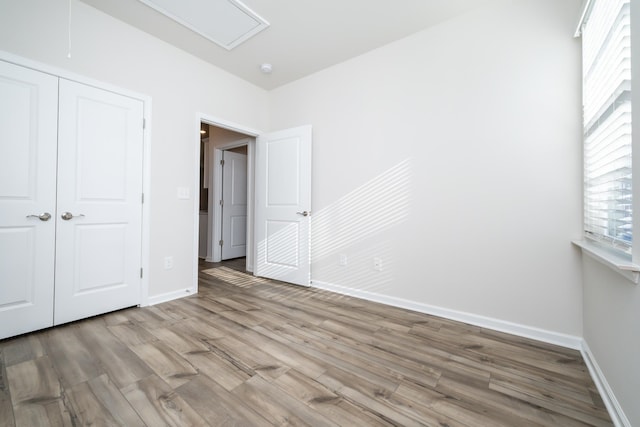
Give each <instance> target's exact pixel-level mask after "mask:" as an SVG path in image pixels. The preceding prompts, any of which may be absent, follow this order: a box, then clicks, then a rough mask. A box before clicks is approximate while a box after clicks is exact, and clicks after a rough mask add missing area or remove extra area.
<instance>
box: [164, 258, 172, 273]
mask: <svg viewBox="0 0 640 427" xmlns="http://www.w3.org/2000/svg"><path fill="white" fill-rule="evenodd" d="M172 268H173V257H172V256H166V257H164V269H165V270H171V269H172Z"/></svg>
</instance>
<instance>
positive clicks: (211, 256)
mask: <svg viewBox="0 0 640 427" xmlns="http://www.w3.org/2000/svg"><path fill="white" fill-rule="evenodd" d="M201 123H206V124H208V125H209V126H215V127H219V128H223V129H227V130H231V131H234V132H238V133H242V134H244V135H246V136H247V137H248V138H247V139H242V140H239V141H235V142H231V143H227V144H223V145H221V146H220V147H216V148H215V149H213V150H211V149H210V150H209V156H210V159H211V160H212V163H210V164H212V165H213V171H212V173H210V174H209V180H210V182H209V183H208V184H209V206H208V211H209V214H211V212H213V213H214V217H219V218H218V220H217V222H216V219H215V218H213V219H212V217H211V215H209V219H208V224H209V227H210V228H209V230H211V229H213V232H209V233H208V236H207V240H208V242H207V259H206V260H207V261H209V262H219V261H220V260H221V258H222V254H221V251H220V247H219V246H218V245H213V242H215V241H216V240H215V239H216V234H215V233H217V236H220V230H219V228H220V224H221V223H222V216H221V214H220V210H219V209H215V208H214V202H213V201H214V200H216V197H217V200H220V197H222V186H220V185H219V184H220V177H221V176H222V168H221V167H220V159H221V158H222V151H224V150H225V149H230V148H234V147H239V146H242V145H246V146H247V266H246V268H247V271H251V272H253V261H254V248H255V241H254V234H253V226H254V224H253V221H254V197H255V191H254V181H255V147H256V145H255V144H256V142H255V139H256V138H257V137H258V135H260V134H261V133H262V132H261V131H259V130H256V129H253V128H251V127H248V126H244V125H241V124H238V123H234V122H231V121H228V120H225V119H222V118H220V117H216V116H211V115H209V114H206V113H201V112H198V113H196V120H195V124H194V126H193V129H194V136H193V138H194V143H195V150H194V151H195V156H194V170H195V171H199V170H200V136H201V135H200V124H201ZM194 175H195V176H194V182H195V185H194V188H200V174H199V172H197V173H195V174H194ZM216 189H218V190H217V191H216ZM194 193H195V194H196V197H194V201H193V202H194V203H193V218H194V221H193V226H194V230H193V233H194V234H193V236H194V239H193V285H192V288H193V289H194V290H195V292H198V247H199V237H200V234H199V232H200V194H199V192H198V191H195V192H194ZM216 224H217V226H216ZM216 227H217V228H216ZM217 239H218V240H220V237H217ZM212 246H213V248H212ZM215 246H218V247H217V258H216V250H215Z"/></svg>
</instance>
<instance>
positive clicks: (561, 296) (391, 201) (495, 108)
mask: <svg viewBox="0 0 640 427" xmlns="http://www.w3.org/2000/svg"><path fill="white" fill-rule="evenodd" d="M579 9H580V1H579V0H571V1H569V0H567V1H561V2H559V1H557V0H522V1H508V0H507V1H501V2H498V3H497V5H495V6H492V7H484V8H482V9H480V10H477V11H475V12H472V13H470V14H467V15H465V16H462V17H459V18H456V19H453V20H451V21H448V22H445V23H443V24H441V25H439V26H437V27H434V28H431V29H427V30H425V31H422V32H420V33H417V34H415V35H413V36H411V37H409V38H406V39H403V40H400V41H398V42H395V43H393V44H390V45H387V46H385V47H383V48H380V49H378V50H375V51H373V52H370V53H367V54H365V55H362V56H360V57H358V58H355V59H353V60H350V61H347V62H345V63H342V64H339V65H337V66H334V67H332V68H329V69H326V70H324V71H321V72H319V73H316V74H314V75H312V76H309V77H307V78H304V79H301V80H298V81H296V82H293V83H291V84H289V85H287V86H284V87H281V88H279V89H276V90H274V91H272V92H271V94H270V113H271V128H272V130H276V129H280V128H287V127H291V126H296V125H300V124H304V123H310V124H312V125H313V129H314V135H313V137H314V149H313V156H314V157H313V206H312V209H313V232H314V234H313V241H312V248H313V249H312V250H313V254H312V257H313V261H312V262H313V263H312V280H313V282H315V283H324V284H327V283H328V284H332V285H338V286H343V287H347V288H351V289H355V290H359V291H369V292H374V293H377V294H382V295H386V296H391V297H394V298H401V299H406V300H410V301H414V302H417V303H422V304H427V305H433V306H437V307H444V308H447V309H451V310H457V311H461V312H466V313H471V314H474V315H478V316H486V317H489V318H493V319H499V320H504V321H508V322H514V323H517V324H520V325H525V326H528V327H532V328H541V329H543V330H549V331H555V332H559V333H563V334H569V335H575V336H581V334H582V311H581V304H580V301H581V299H582V291H581V272H580V255H579V251H578V250H576V249H574V248H573V247H572V245H571V243H570V241H571V239H572V238H575V237H577V236H579V235H580V233H581V231H580V230H581V225H580V224H581V193H582V182H581V181H582V178H581V176H582V172H581V103H580V96H581V88H580V78H579V76H580V73H581V71H580V44H579V40H575V39H573V37H572V35H573V32H574V30H575V24H576V22H577V17H578V14H579ZM339 254H346V255H347V259H348V265H347V266H339V265H338V259H339ZM374 257H380V258H381V259H382V263H383V268H382V271H380V272H378V271H375V270H374V269H373V268H372V267H373V258H374Z"/></svg>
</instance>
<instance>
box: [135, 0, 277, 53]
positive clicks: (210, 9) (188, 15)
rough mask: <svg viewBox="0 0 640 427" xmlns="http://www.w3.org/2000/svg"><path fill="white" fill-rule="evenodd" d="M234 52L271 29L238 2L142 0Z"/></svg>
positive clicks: (235, 0)
mask: <svg viewBox="0 0 640 427" xmlns="http://www.w3.org/2000/svg"><path fill="white" fill-rule="evenodd" d="M139 1H141V2H142V3H144V4H146V5H147V6H149V7H151V8H153V9H155V10H157V11H158V12H160V13H162V14H163V15H165V16H167V17H169V18H171V19H173V20H174V21H176V22H178V23H179V24H181V25H184V26H185V27H187V28H188V29H190V30H191V31H194V32H196V33H198V34H200V35H201V36H203V37H205V38H207V39H209V40H211V41H212V42H214V43H216V44H218V45H220V46H222V47H223V48H225V49H227V50H231V49H233V48H234V47H236V46H238V45H239V44H241V43H243V42H244V41H246V40H248V39H249V38H251V37H253V36H254V35H256V34H258V33H259V32H260V31H262V30H264V29H265V28H267V27H268V26H269V23H268V22H267V21H265V20H264V19H263V18H262V17H260V16H258V15H257V14H256V13H255V12H253V11H252V10H251V9H249V8H248V7H247V6H245V5H244V4H243V3H241V2H240V1H238V0H139Z"/></svg>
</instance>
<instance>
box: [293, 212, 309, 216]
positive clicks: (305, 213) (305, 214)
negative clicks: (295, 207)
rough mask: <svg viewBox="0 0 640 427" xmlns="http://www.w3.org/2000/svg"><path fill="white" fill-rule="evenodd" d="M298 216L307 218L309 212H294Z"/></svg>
mask: <svg viewBox="0 0 640 427" xmlns="http://www.w3.org/2000/svg"><path fill="white" fill-rule="evenodd" d="M296 213H297V214H298V215H302V216H309V214H310V213H311V212H307V211H302V212H296Z"/></svg>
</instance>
